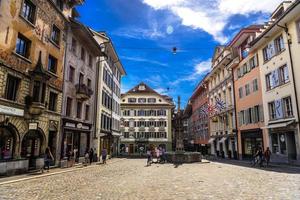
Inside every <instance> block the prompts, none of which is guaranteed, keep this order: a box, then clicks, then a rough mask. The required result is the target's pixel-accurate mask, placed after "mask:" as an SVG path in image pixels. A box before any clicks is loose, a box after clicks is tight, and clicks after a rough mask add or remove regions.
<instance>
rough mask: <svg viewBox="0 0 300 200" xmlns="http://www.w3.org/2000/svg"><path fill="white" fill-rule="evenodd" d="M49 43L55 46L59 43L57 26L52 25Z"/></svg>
mask: <svg viewBox="0 0 300 200" xmlns="http://www.w3.org/2000/svg"><path fill="white" fill-rule="evenodd" d="M51 41H52V42H54V43H55V44H56V45H59V42H60V30H59V28H58V27H57V26H55V25H53V27H52V32H51Z"/></svg>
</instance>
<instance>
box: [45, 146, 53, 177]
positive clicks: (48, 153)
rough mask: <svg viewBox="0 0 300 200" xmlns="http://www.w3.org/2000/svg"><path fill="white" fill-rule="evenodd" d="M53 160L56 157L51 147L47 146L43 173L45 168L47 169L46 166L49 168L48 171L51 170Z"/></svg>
mask: <svg viewBox="0 0 300 200" xmlns="http://www.w3.org/2000/svg"><path fill="white" fill-rule="evenodd" d="M52 160H54V157H53V155H52V153H51V151H50V148H49V147H47V148H46V150H45V155H44V167H43V168H42V173H43V172H44V170H46V168H47V172H49V169H50V162H51V161H52Z"/></svg>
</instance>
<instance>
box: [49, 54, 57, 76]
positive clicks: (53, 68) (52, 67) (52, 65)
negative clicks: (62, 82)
mask: <svg viewBox="0 0 300 200" xmlns="http://www.w3.org/2000/svg"><path fill="white" fill-rule="evenodd" d="M48 71H50V72H52V73H54V74H56V71H57V59H56V58H54V57H53V56H51V55H49V58H48Z"/></svg>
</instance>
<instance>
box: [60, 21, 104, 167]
mask: <svg viewBox="0 0 300 200" xmlns="http://www.w3.org/2000/svg"><path fill="white" fill-rule="evenodd" d="M67 45H68V48H67V49H66V54H65V68H64V86H63V107H62V127H61V132H62V138H61V142H60V144H61V152H60V153H61V158H62V159H64V161H65V159H66V158H67V157H68V155H69V154H70V152H74V150H75V152H76V150H77V154H76V161H79V162H81V161H84V155H85V152H86V150H87V149H90V148H94V146H93V145H92V144H91V142H92V141H93V138H95V137H96V131H95V124H96V117H95V115H96V111H97V110H96V109H95V108H96V107H97V105H96V98H97V97H98V96H97V95H98V92H97V90H96V86H97V85H98V76H97V70H98V69H97V67H98V66H96V62H97V59H98V57H99V56H101V55H102V52H101V49H100V45H99V44H98V42H97V41H96V40H95V39H94V37H93V33H92V32H91V30H90V29H89V28H87V27H86V26H84V25H83V24H81V23H80V22H78V21H77V20H75V19H70V23H69V27H68V32H67ZM63 163H65V164H66V162H63Z"/></svg>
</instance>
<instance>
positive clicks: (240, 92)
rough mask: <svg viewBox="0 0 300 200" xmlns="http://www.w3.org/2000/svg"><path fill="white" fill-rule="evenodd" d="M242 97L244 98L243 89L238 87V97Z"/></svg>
mask: <svg viewBox="0 0 300 200" xmlns="http://www.w3.org/2000/svg"><path fill="white" fill-rule="evenodd" d="M243 96H244V94H243V88H242V87H240V88H239V97H240V99H241V98H243Z"/></svg>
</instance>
